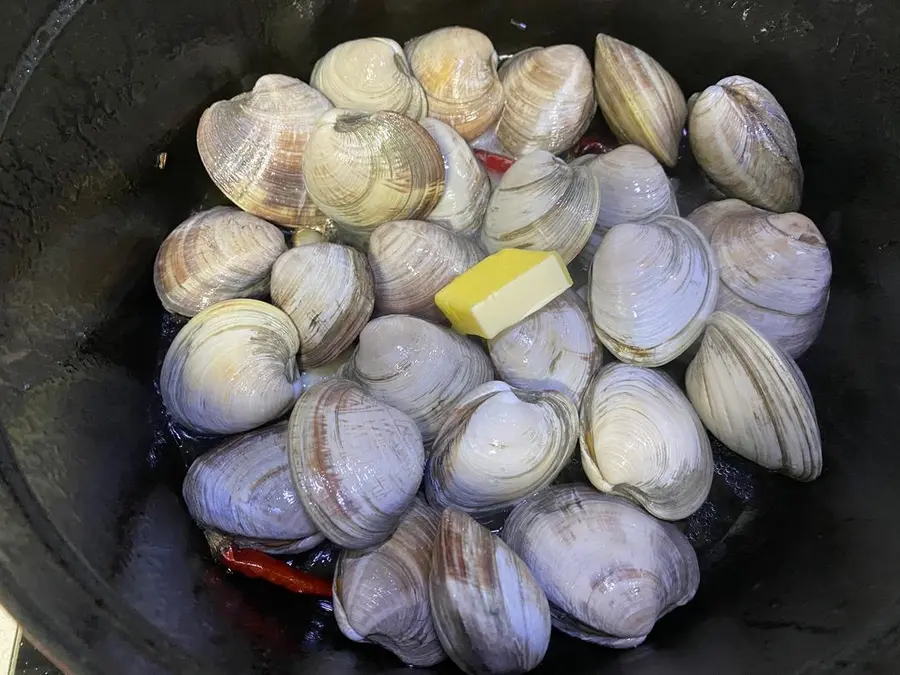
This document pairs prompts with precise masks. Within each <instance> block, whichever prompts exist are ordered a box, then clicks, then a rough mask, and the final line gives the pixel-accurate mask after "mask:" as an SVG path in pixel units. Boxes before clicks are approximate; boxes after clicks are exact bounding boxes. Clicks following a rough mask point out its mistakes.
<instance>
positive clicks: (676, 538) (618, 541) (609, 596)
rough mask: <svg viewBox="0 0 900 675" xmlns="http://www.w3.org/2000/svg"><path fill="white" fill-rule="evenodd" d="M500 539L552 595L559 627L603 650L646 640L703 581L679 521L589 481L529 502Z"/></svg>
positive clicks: (515, 514) (515, 512)
mask: <svg viewBox="0 0 900 675" xmlns="http://www.w3.org/2000/svg"><path fill="white" fill-rule="evenodd" d="M503 539H504V541H506V543H507V544H509V546H510V548H512V549H513V550H514V551H515V552H516V553H518V554H519V556H520V557H521V558H522V560H523V561H525V564H526V565H528V568H529V569H530V570H531V571H532V573H533V574H534V577H535V579H536V580H537V582H538V584H540V586H541V588H542V589H543V590H544V592H545V593H546V594H547V599H548V600H549V601H550V607H551V611H552V613H553V625H554V627H556V628H557V629H559V630H561V631H563V632H564V633H568V634H569V635H572V636H574V637H578V638H581V639H583V640H588V641H590V642H595V643H597V644H601V645H603V646H606V647H616V648H620V649H621V648H628V647H636V646H638V645H639V644H641V643H642V642H643V641H644V640H645V639H646V637H647V634H648V633H649V632H650V631H651V629H652V628H653V625H654V624H655V623H656V621H657V620H658V619H659V618H660V617H661V616H663V615H664V614H667V613H668V612H669V611H671V610H672V609H674V608H676V607H678V606H680V605H684V604H685V603H687V602H688V601H689V600H690V599H691V598H693V597H694V594H695V593H696V591H697V586H698V584H699V582H700V571H699V566H698V564H697V557H696V555H695V554H694V550H693V549H692V548H691V546H690V544H689V543H688V541H687V539H685V537H684V535H682V534H681V533H680V532H679V531H678V530H677V529H676V528H675V526H674V525H671V524H669V523H662V522H659V521H658V520H655V519H654V518H653V517H652V516H649V515H647V514H646V513H645V512H644V511H642V510H641V509H640V507H638V506H636V505H634V504H632V503H631V502H629V501H627V500H625V499H621V498H619V497H612V496H609V495H604V494H602V493H600V492H597V491H596V490H594V489H593V488H591V487H589V486H586V485H558V486H554V487H551V488H549V489H547V490H545V491H543V492H541V493H539V494H537V495H535V496H534V497H531V498H529V499H527V500H525V501H524V502H522V503H521V504H519V506H517V507H516V508H515V509H513V512H512V514H510V517H509V519H508V520H507V521H506V525H505V526H504V529H503Z"/></svg>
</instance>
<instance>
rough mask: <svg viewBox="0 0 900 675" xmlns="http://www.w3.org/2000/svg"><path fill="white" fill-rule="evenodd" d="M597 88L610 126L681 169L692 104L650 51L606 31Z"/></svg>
mask: <svg viewBox="0 0 900 675" xmlns="http://www.w3.org/2000/svg"><path fill="white" fill-rule="evenodd" d="M594 90H595V92H596V94H597V103H599V104H600V110H601V111H602V112H603V117H604V118H605V119H606V122H607V124H609V128H610V129H612V131H613V133H614V134H615V135H616V137H617V138H618V139H619V140H620V141H621V142H622V143H634V144H636V145H640V146H641V147H643V148H646V149H647V150H649V151H650V152H652V153H653V154H654V155H655V156H656V158H657V159H658V160H659V161H660V162H662V163H663V164H665V165H666V166H675V162H676V161H677V160H678V144H679V143H680V141H681V134H682V130H683V129H684V122H685V119H687V103H686V102H685V100H684V94H683V93H682V92H681V88H680V87H679V86H678V83H677V82H676V81H675V79H674V78H673V77H672V76H671V75H669V73H668V72H666V70H665V69H664V68H663V67H662V66H661V65H659V63H658V62H657V61H656V60H655V59H654V58H653V57H651V56H650V55H649V54H647V53H646V52H644V51H642V50H640V49H638V48H637V47H634V46H632V45H630V44H627V43H625V42H622V41H621V40H617V39H616V38H614V37H610V36H609V35H604V34H603V33H601V34H599V35H598V36H597V41H596V44H595V53H594Z"/></svg>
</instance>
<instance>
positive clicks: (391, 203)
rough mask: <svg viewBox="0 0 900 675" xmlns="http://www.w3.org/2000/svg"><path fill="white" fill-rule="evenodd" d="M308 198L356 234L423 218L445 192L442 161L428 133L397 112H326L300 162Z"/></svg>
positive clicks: (341, 110) (438, 149) (340, 110)
mask: <svg viewBox="0 0 900 675" xmlns="http://www.w3.org/2000/svg"><path fill="white" fill-rule="evenodd" d="M303 173H304V174H305V175H306V184H307V187H308V189H309V194H310V196H311V197H312V199H313V201H315V203H316V205H317V206H318V207H319V208H320V209H321V210H322V211H323V212H324V213H325V214H326V215H327V216H329V217H331V218H334V219H335V220H337V221H339V222H340V223H343V224H344V225H345V226H349V227H351V228H354V229H359V230H362V231H364V232H369V231H370V228H372V227H374V226H375V225H380V224H381V223H385V222H388V221H390V220H403V219H406V218H424V217H426V216H427V215H428V214H429V213H431V211H432V210H433V209H434V207H435V206H436V205H437V203H438V201H439V200H440V198H441V195H442V194H443V191H444V158H443V156H442V155H441V151H440V148H438V146H437V143H435V142H434V141H433V140H432V138H431V136H429V135H428V132H426V131H425V129H423V128H422V127H421V126H420V125H419V124H417V123H416V122H414V121H413V120H411V119H409V118H408V117H405V116H404V115H400V114H399V113H395V112H374V113H363V112H355V111H352V110H343V109H335V110H330V111H329V112H327V113H326V114H324V115H323V116H322V117H321V118H319V122H318V124H317V126H316V128H315V130H314V131H313V132H312V135H311V136H310V139H309V143H308V144H307V147H306V153H305V155H304V159H303Z"/></svg>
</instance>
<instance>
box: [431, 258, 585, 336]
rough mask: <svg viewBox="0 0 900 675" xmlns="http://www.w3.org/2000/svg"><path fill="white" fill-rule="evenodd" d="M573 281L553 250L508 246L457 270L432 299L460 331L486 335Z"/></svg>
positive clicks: (529, 311) (527, 312)
mask: <svg viewBox="0 0 900 675" xmlns="http://www.w3.org/2000/svg"><path fill="white" fill-rule="evenodd" d="M571 285H572V277H570V276H569V271H568V270H567V269H566V264H565V263H564V262H563V260H562V258H560V257H559V254H558V253H557V252H556V251H526V250H524V249H518V248H507V249H503V250H502V251H498V252H497V253H494V254H493V255H489V256H488V257H487V258H485V259H484V260H482V261H481V262H480V263H478V264H477V265H475V266H474V267H471V268H469V269H468V270H466V271H465V272H463V273H462V274H460V275H459V276H458V277H456V279H454V280H453V281H451V282H450V283H449V284H447V285H446V286H444V287H443V288H442V289H441V290H440V291H438V292H437V295H435V296H434V302H435V304H436V305H437V306H438V307H439V308H440V310H441V311H442V312H443V313H444V315H445V316H446V317H447V318H448V319H449V320H450V323H451V324H452V326H453V328H454V329H455V330H457V331H458V332H460V333H465V334H466V335H480V336H481V337H483V338H487V339H490V338H493V337H495V336H496V335H497V334H498V333H500V332H501V331H503V330H506V329H507V328H509V327H510V326H512V325H513V324H516V323H518V322H519V321H521V320H522V319H524V318H525V317H527V316H529V315H531V314H534V313H535V312H536V311H538V310H539V309H540V308H541V307H543V306H544V305H546V304H547V303H548V302H550V301H551V300H553V298H555V297H557V296H559V295H560V294H561V293H562V292H563V291H565V290H566V289H567V288H569V287H570V286H571Z"/></svg>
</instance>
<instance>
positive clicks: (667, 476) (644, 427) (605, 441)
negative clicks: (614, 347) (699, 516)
mask: <svg viewBox="0 0 900 675" xmlns="http://www.w3.org/2000/svg"><path fill="white" fill-rule="evenodd" d="M581 464H582V466H583V467H584V471H585V473H586V474H587V477H588V479H589V480H590V481H591V483H593V485H594V487H596V488H597V489H598V490H601V491H602V492H608V493H611V494H618V495H622V496H623V497H628V498H629V499H631V500H633V501H635V502H637V503H638V504H640V505H641V506H643V507H644V508H645V509H647V511H649V512H650V513H651V514H652V515H654V516H656V517H657V518H662V519H663V520H681V519H682V518H687V517H688V516H689V515H691V514H692V513H693V512H694V511H696V510H697V509H698V508H700V505H701V504H703V502H704V501H705V500H706V497H707V495H708V494H709V489H710V486H711V485H712V479H713V457H712V450H711V448H710V445H709V439H708V438H707V437H706V431H705V430H704V428H703V424H702V423H701V422H700V418H699V417H697V413H695V412H694V409H693V408H691V404H690V402H689V401H688V400H687V398H685V396H684V394H683V393H681V389H679V388H678V385H676V384H675V382H674V381H673V380H672V379H671V378H670V377H669V376H668V375H666V374H665V373H661V372H659V371H656V370H651V369H649V368H640V367H638V366H629V365H626V364H624V363H612V364H609V365H608V366H606V367H605V368H603V370H601V371H600V372H599V373H598V374H597V377H595V378H594V380H593V381H592V382H591V386H590V387H589V388H588V393H587V394H586V395H585V398H584V404H583V406H582V411H581Z"/></svg>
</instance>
